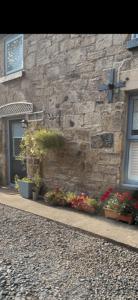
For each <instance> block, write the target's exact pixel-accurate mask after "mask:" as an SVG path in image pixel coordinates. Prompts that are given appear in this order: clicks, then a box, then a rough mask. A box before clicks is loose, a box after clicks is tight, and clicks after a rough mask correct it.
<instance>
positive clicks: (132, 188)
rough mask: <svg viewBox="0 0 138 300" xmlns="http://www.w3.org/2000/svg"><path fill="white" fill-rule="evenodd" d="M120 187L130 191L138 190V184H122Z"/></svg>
mask: <svg viewBox="0 0 138 300" xmlns="http://www.w3.org/2000/svg"><path fill="white" fill-rule="evenodd" d="M120 187H122V188H127V189H129V190H134V189H138V184H136V183H135V184H130V183H122V184H120Z"/></svg>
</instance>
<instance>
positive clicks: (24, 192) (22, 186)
mask: <svg viewBox="0 0 138 300" xmlns="http://www.w3.org/2000/svg"><path fill="white" fill-rule="evenodd" d="M32 188H33V183H32V182H25V181H21V180H20V181H19V193H20V194H21V196H22V197H23V198H26V199H31V198H32Z"/></svg>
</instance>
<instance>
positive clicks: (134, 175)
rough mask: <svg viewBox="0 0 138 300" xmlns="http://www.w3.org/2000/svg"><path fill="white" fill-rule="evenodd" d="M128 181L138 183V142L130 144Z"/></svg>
mask: <svg viewBox="0 0 138 300" xmlns="http://www.w3.org/2000/svg"><path fill="white" fill-rule="evenodd" d="M128 179H130V180H135V181H138V142H132V143H130V148H129V163H128Z"/></svg>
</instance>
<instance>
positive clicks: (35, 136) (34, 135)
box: [20, 129, 64, 160]
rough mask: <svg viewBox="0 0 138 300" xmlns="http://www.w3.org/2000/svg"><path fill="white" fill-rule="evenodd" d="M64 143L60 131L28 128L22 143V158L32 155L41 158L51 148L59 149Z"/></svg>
mask: <svg viewBox="0 0 138 300" xmlns="http://www.w3.org/2000/svg"><path fill="white" fill-rule="evenodd" d="M63 145H64V138H63V135H62V134H61V133H60V132H57V131H54V130H49V129H37V130H32V129H27V130H26V132H25V134H24V137H23V139H22V142H21V145H20V148H21V153H20V159H22V160H23V159H25V158H26V157H32V158H38V159H39V160H41V159H42V157H43V156H45V155H46V154H47V152H48V150H49V149H59V148H61V147H63Z"/></svg>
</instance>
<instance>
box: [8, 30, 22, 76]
mask: <svg viewBox="0 0 138 300" xmlns="http://www.w3.org/2000/svg"><path fill="white" fill-rule="evenodd" d="M19 37H21V38H22V65H21V67H17V68H15V69H13V70H11V71H7V45H8V43H10V42H12V41H14V40H16V39H18V38H19ZM23 46H24V45H23V34H16V35H14V36H12V37H8V38H6V39H5V44H4V54H5V64H4V65H5V75H9V74H12V73H15V72H18V71H21V70H23V52H24V51H23Z"/></svg>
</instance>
